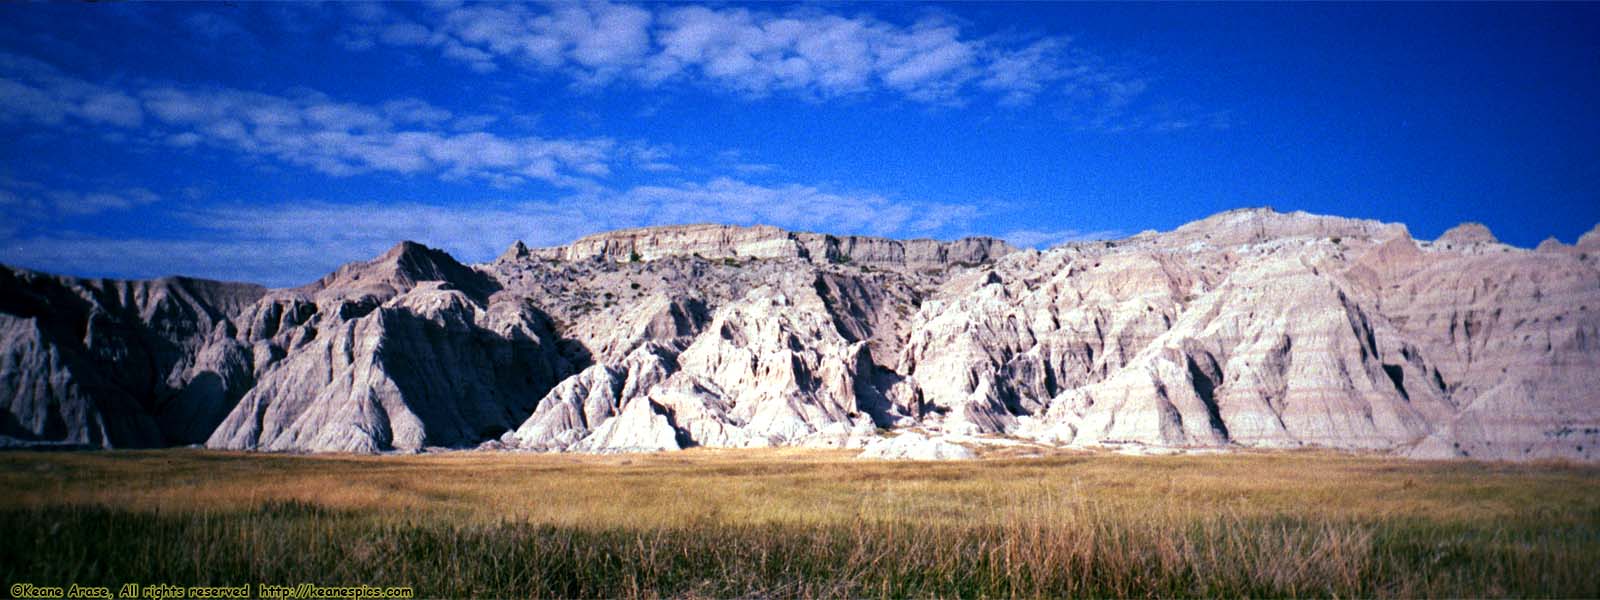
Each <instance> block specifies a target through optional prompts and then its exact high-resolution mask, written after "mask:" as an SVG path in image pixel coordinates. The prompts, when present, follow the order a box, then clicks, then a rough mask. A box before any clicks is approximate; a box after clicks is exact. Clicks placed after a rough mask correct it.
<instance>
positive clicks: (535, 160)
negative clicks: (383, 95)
mask: <svg viewBox="0 0 1600 600" xmlns="http://www.w3.org/2000/svg"><path fill="white" fill-rule="evenodd" d="M130 88H131V89H128V90H121V89H115V88H112V87H109V86H105V85H101V84H97V83H92V82H88V81H85V80H82V79H79V78H76V77H72V76H70V75H67V74H64V73H62V72H61V71H59V70H57V69H56V68H55V67H53V66H51V65H49V64H46V63H43V62H40V61H37V60H33V59H29V58H25V57H19V56H15V55H10V54H4V53H0V122H4V121H20V122H24V123H31V124H38V125H48V126H71V125H73V124H76V123H83V124H89V125H104V126H110V127H113V128H117V129H121V130H129V131H133V132H135V133H138V134H141V135H143V136H145V140H146V141H150V142H153V143H157V144H164V145H167V146H172V147H179V148H191V147H209V148H217V149H224V150H229V151H234V152H239V153H242V154H245V155H250V156H261V157H268V158H272V159H275V160H278V161H281V162H283V163H287V164H291V165H297V166H302V167H308V168H310V169H313V170H315V171H318V172H321V173H325V174H328V175H334V176H349V175H356V174H361V173H371V172H384V173H396V174H401V175H432V176H437V177H439V178H442V179H445V180H462V179H472V180H480V181H485V182H488V183H491V184H494V185H497V186H500V187H510V186H515V185H519V184H522V183H526V182H528V181H544V182H548V183H551V184H555V185H561V186H576V185H580V184H584V183H586V182H587V181H588V180H591V179H594V178H599V177H604V176H606V175H608V174H610V173H611V171H612V169H613V168H614V167H615V166H617V165H619V164H630V161H631V160H632V158H631V156H632V155H635V154H639V153H648V158H649V160H650V164H653V165H660V164H665V163H664V162H662V158H663V157H662V156H661V152H660V151H659V150H657V149H653V148H652V147H650V146H648V145H645V144H642V143H632V144H621V143H618V142H617V141H615V140H612V139H610V138H605V137H595V138H578V139H558V138H546V137H539V136H531V135H519V136H511V135H501V134H497V133H490V132H485V131H481V130H480V131H473V130H472V129H474V128H477V127H482V126H483V125H485V124H486V123H484V121H483V119H482V117H480V116H457V115H455V114H453V113H452V112H451V111H449V110H447V109H444V108H440V107H437V106H433V105H431V104H428V103H427V102H423V101H421V100H416V99H396V100H391V101H388V102H384V103H382V104H378V105H363V104H358V103H350V102H341V101H339V100H337V99H334V98H331V97H329V96H327V95H325V94H321V93H318V92H315V91H301V92H298V93H291V94H286V95H273V94H264V93H259V92H252V91H245V90H237V89H230V88H223V87H202V86H185V85H177V84H170V83H146V84H139V85H133V86H130Z"/></svg>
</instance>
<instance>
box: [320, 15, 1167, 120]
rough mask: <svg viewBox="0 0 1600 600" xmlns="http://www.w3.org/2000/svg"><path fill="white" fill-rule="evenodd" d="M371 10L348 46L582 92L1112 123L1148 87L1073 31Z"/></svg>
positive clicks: (847, 20) (810, 19)
mask: <svg viewBox="0 0 1600 600" xmlns="http://www.w3.org/2000/svg"><path fill="white" fill-rule="evenodd" d="M368 17H370V20H363V21H361V22H358V23H356V24H354V25H352V26H351V27H349V28H347V29H346V31H344V32H343V33H342V37H341V39H342V40H343V41H344V43H345V45H346V46H347V47H350V48H352V49H356V50H364V49H370V48H373V47H376V46H378V45H380V44H381V45H388V46H395V47H409V48H425V49H431V50H433V51H436V52H437V53H439V55H441V56H444V57H446V58H448V59H451V60H454V61H458V62H461V63H463V64H465V65H466V66H468V67H469V68H471V69H472V70H474V71H478V72H482V73H489V72H495V71H498V70H500V69H502V68H506V67H510V68H515V69H526V70H532V71H536V72H541V73H559V74H562V75H565V76H566V77H568V78H569V79H570V81H571V82H572V84H573V86H574V87H576V88H580V89H594V88H599V87H605V86H608V85H613V84H627V85H635V86H642V87H646V88H655V87H659V86H663V85H667V84H675V83H688V84H692V85H699V86H702V87H709V88H713V89H720V90H724V91H728V92H732V93H735V94H739V95H744V96H750V97H757V98H759V97H766V96H770V95H778V94H783V95H789V96H794V97H799V98H804V99H807V100H813V101H821V100H827V99H832V98H850V97H872V96H875V95H888V96H897V97H900V98H903V99H906V100H909V101H912V102H916V103H925V104H936V105H959V104H966V103H970V102H972V101H974V100H977V99H980V98H989V99H992V100H993V101H994V102H996V103H998V104H1001V105H1005V106H1022V105H1029V104H1033V103H1034V102H1035V101H1036V100H1037V99H1040V98H1042V97H1047V98H1049V99H1050V100H1051V101H1052V102H1053V104H1055V105H1059V106H1062V107H1064V108H1063V110H1061V111H1059V112H1060V113H1061V114H1063V115H1065V116H1069V117H1071V118H1074V119H1080V120H1085V121H1086V123H1088V124H1091V125H1093V126H1095V127H1097V128H1107V127H1106V124H1107V123H1108V122H1109V121H1110V119H1111V117H1112V116H1114V115H1127V114H1128V113H1130V112H1131V111H1132V104H1133V103H1134V99H1135V98H1136V97H1138V96H1141V95H1142V94H1143V93H1144V92H1145V89H1146V87H1147V85H1148V81H1147V80H1146V79H1144V78H1141V77H1138V76H1136V75H1134V74H1131V73H1129V72H1128V70H1127V69H1124V68H1120V67H1118V66H1116V65H1113V64H1110V63H1109V62H1108V61H1106V60H1104V59H1102V58H1100V57H1099V56H1097V55H1095V54H1094V53H1092V52H1090V51H1089V50H1087V49H1085V48H1082V47H1078V46H1075V45H1073V43H1072V40H1071V39H1070V38H1067V37H1042V38H1041V37H1035V38H1031V39H1030V38H1017V37H1015V36H1011V37H999V36H977V35H973V34H971V33H969V32H968V31H966V30H964V29H963V27H961V26H960V25H959V24H956V23H953V22H951V21H949V20H948V19H944V18H941V17H939V16H926V17H923V18H920V19H918V20H916V21H915V22H913V23H910V24H897V23H892V22H889V21H885V20H883V19H880V18H877V17H874V16H871V15H868V14H851V15H844V14H834V13H830V12H827V11H824V10H822V9H819V8H816V7H800V8H795V9H792V10H786V11H767V10H752V9H748V8H739V7H722V8H712V7H704V6H671V5H648V6H632V5H623V4H609V3H604V2H601V3H585V4H555V5H548V6H534V5H524V4H470V5H462V6H453V7H445V8H435V9H422V10H418V11H384V12H383V13H382V14H381V15H368ZM1146 121H1158V120H1155V119H1146ZM1154 124H1155V123H1151V125H1152V126H1153V125H1154ZM1124 125H1125V124H1124Z"/></svg>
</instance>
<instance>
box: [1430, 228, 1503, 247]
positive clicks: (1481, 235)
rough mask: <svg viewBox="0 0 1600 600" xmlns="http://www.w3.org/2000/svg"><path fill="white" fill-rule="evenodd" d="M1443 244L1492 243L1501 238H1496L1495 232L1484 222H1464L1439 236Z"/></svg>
mask: <svg viewBox="0 0 1600 600" xmlns="http://www.w3.org/2000/svg"><path fill="white" fill-rule="evenodd" d="M1438 241H1439V242H1440V243H1443V244H1457V245H1465V244H1492V243H1495V242H1498V241H1499V240H1496V239H1494V234H1493V233H1490V232H1489V228H1488V227H1486V226H1484V224H1483V223H1462V224H1460V225H1457V226H1455V227H1451V228H1450V229H1449V230H1448V231H1445V232H1444V234H1443V235H1440V236H1439V240H1438Z"/></svg>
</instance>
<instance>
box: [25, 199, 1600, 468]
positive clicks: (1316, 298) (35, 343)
mask: <svg viewBox="0 0 1600 600" xmlns="http://www.w3.org/2000/svg"><path fill="white" fill-rule="evenodd" d="M1597 239H1600V234H1596V233H1594V232H1591V233H1590V234H1587V235H1585V236H1584V237H1583V238H1581V239H1580V241H1579V242H1578V244H1576V245H1574V246H1566V245H1564V244H1560V243H1559V242H1547V243H1545V244H1541V245H1540V248H1539V249H1538V250H1526V249H1521V248H1514V247H1511V246H1507V245H1504V244H1501V243H1499V242H1498V241H1496V240H1495V238H1494V236H1493V235H1492V234H1491V233H1490V232H1489V231H1488V229H1487V228H1485V227H1483V226H1482V225H1478V224H1468V225H1463V226H1461V227H1458V228H1455V229H1452V230H1451V231H1450V232H1447V233H1446V234H1445V235H1444V236H1441V238H1440V239H1439V240H1436V241H1417V240H1413V239H1412V238H1411V237H1410V235H1409V234H1408V233H1407V231H1406V228H1405V227H1404V226H1403V225H1398V224H1386V223H1379V222H1375V221H1363V220H1354V219H1344V218H1338V217H1326V216H1317V215H1308V214H1304V213H1293V214H1284V213H1278V212H1274V211H1272V210H1270V209H1249V210H1238V211H1230V212H1226V213H1222V214H1219V215H1215V216H1212V217H1209V218H1207V219H1203V220H1201V221H1196V222H1194V223H1190V224H1188V225H1185V226H1183V227H1180V228H1178V229H1177V230H1174V231H1171V232H1167V233H1153V232H1150V233H1144V234H1140V235H1138V236H1134V237H1132V238H1128V239H1124V240H1117V241H1111V242H1089V243H1075V244H1068V245H1065V246H1061V247H1057V248H1053V249H1050V250H1048V251H1042V252H1041V251H1033V250H1027V251H1018V250H1016V249H1014V248H1011V247H1010V246H1007V245H1005V244H1004V243H1003V242H999V241H997V240H992V239H982V238H978V239H967V240H958V241H954V242H937V241H932V240H912V241H897V240H884V239H877V238H862V237H849V236H828V235H821V234H810V233H797V232H788V231H783V230H779V229H776V228H771V227H734V226H721V225H695V226H674V227H656V228H646V229H635V230H624V231H618V232H611V233H606V234H599V235H595V236H589V237H586V238H583V239H581V240H578V241H577V242H574V243H573V244H571V245H569V246H564V247H558V248H540V249H529V248H527V247H526V246H524V245H522V244H521V243H520V242H519V243H516V244H514V245H513V246H512V247H511V248H510V249H508V250H507V251H506V252H505V254H503V255H502V256H501V257H500V258H498V259H496V260H495V261H493V262H490V263H486V264H481V265H471V266H469V265H463V264H460V263H459V262H457V261H455V260H454V259H453V258H451V257H450V256H449V255H447V254H445V253H443V252H441V251H438V250H433V249H429V248H425V247H423V246H420V245H416V244H412V243H402V244H400V245H398V246H396V247H395V248H393V249H392V250H390V251H389V252H387V253H385V254H384V255H383V256H380V257H378V258H376V259H374V260H372V261H369V262H365V263H353V264H351V265H346V266H345V267H341V268H340V269H338V270H337V271H335V272H334V273H331V274H329V275H328V276H326V277H324V278H322V279H321V280H318V281H317V282H314V283H312V284H309V285H306V286H303V287H300V288H295V289H283V290H266V289H263V288H260V287H257V286H250V285H243V284H225V283H216V282H204V281H197V280H190V279H181V278H172V279H162V280H156V281H150V282H118V281H102V280H79V279H73V278H67V277H56V276H49V275H42V274H38V273H33V272H29V271H23V270H19V269H0V340H3V342H0V343H3V348H0V350H3V352H0V384H3V387H0V410H3V412H0V427H3V430H0V436H3V437H0V439H3V440H4V441H5V443H7V444H12V445H47V444H58V445H70V446H88V447H131V446H163V445H181V444H195V443H204V444H205V445H207V446H210V447H215V448H231V449H253V450H279V451H345V452H385V451H415V450H422V449H426V448H430V447H452V448H473V447H479V448H514V449H527V450H538V451H584V452H628V451H657V450H675V449H680V448H686V447H691V446H717V447H758V446H772V445H808V446H831V447H866V446H868V445H871V444H873V443H874V442H875V441H877V440H880V439H882V437H883V436H884V435H890V436H894V435H896V434H897V433H898V432H896V431H894V430H897V429H904V428H914V429H916V430H919V431H921V432H923V433H920V434H919V433H915V432H913V433H909V434H904V435H912V436H923V435H926V434H934V435H940V434H943V435H946V436H953V437H952V438H951V439H960V438H962V437H963V436H975V435H976V436H983V435H990V434H1005V435H1011V436H1017V437H1023V438H1029V439H1032V440H1035V441H1038V442H1042V443H1051V444H1059V445H1066V446H1072V447H1104V446H1113V447H1122V446H1152V447H1170V448H1242V447H1260V448H1293V447H1303V446H1318V447H1331V448H1343V449H1352V450H1364V451H1384V452H1394V453H1399V454H1403V455H1407V456H1413V457H1421V458H1448V457H1474V458H1490V459H1529V458H1547V457H1567V458H1579V459H1593V458H1595V457H1596V456H1600V450H1597V449H1596V446H1597V445H1600V393H1597V392H1596V390H1600V248H1597V247H1596V241H1595V240H1597ZM907 439H913V438H907ZM915 439H918V440H920V439H923V438H922V437H916V438H915ZM965 439H970V437H968V438H965ZM943 443H944V442H937V443H936V442H928V444H927V445H929V447H934V446H933V445H934V444H943ZM900 445H907V444H900ZM893 446H895V445H894V444H888V443H887V442H880V443H877V444H876V445H875V446H873V447H874V448H879V449H882V448H890V447H893ZM940 447H941V448H942V446H940ZM957 448H959V447H957ZM891 454H892V453H891ZM944 454H946V453H941V452H933V453H931V455H938V456H943V455H944Z"/></svg>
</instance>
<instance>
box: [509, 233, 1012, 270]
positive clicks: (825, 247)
mask: <svg viewBox="0 0 1600 600" xmlns="http://www.w3.org/2000/svg"><path fill="white" fill-rule="evenodd" d="M1014 251H1015V248H1012V247H1011V246H1010V245H1008V244H1006V243H1005V242H1003V241H1001V240H997V239H994V238H965V239H961V240H956V241H953V242H941V241H937V240H927V239H920V240H890V239H884V238H874V237H862V236H833V235H826V234H818V233H803V232H791V231H784V230H782V229H778V228H776V227H771V226H766V225H760V226H755V227H741V226H737V225H683V226H673V227H644V228H639V229H623V230H619V231H611V232H606V233H600V234H595V235H591V236H588V237H585V238H582V239H579V240H578V241H575V242H573V243H571V244H569V245H567V246H563V247H560V248H547V249H539V250H532V251H528V250H526V249H524V250H523V251H522V252H524V253H530V254H531V255H536V256H540V257H545V258H562V259H565V260H583V259H586V258H601V259H604V260H610V261H647V260H656V259H659V258H663V257H669V256H694V255H698V256H700V257H703V258H800V259H806V260H809V261H813V262H835V263H837V262H857V263H862V264H872V265H910V266H941V265H946V264H951V263H968V264H977V263H981V262H986V261H990V260H993V259H996V258H999V257H1001V256H1004V255H1006V254H1009V253H1011V252H1014ZM509 252H511V253H513V254H512V255H515V254H514V253H515V252H517V251H516V250H515V249H513V250H511V251H509Z"/></svg>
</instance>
